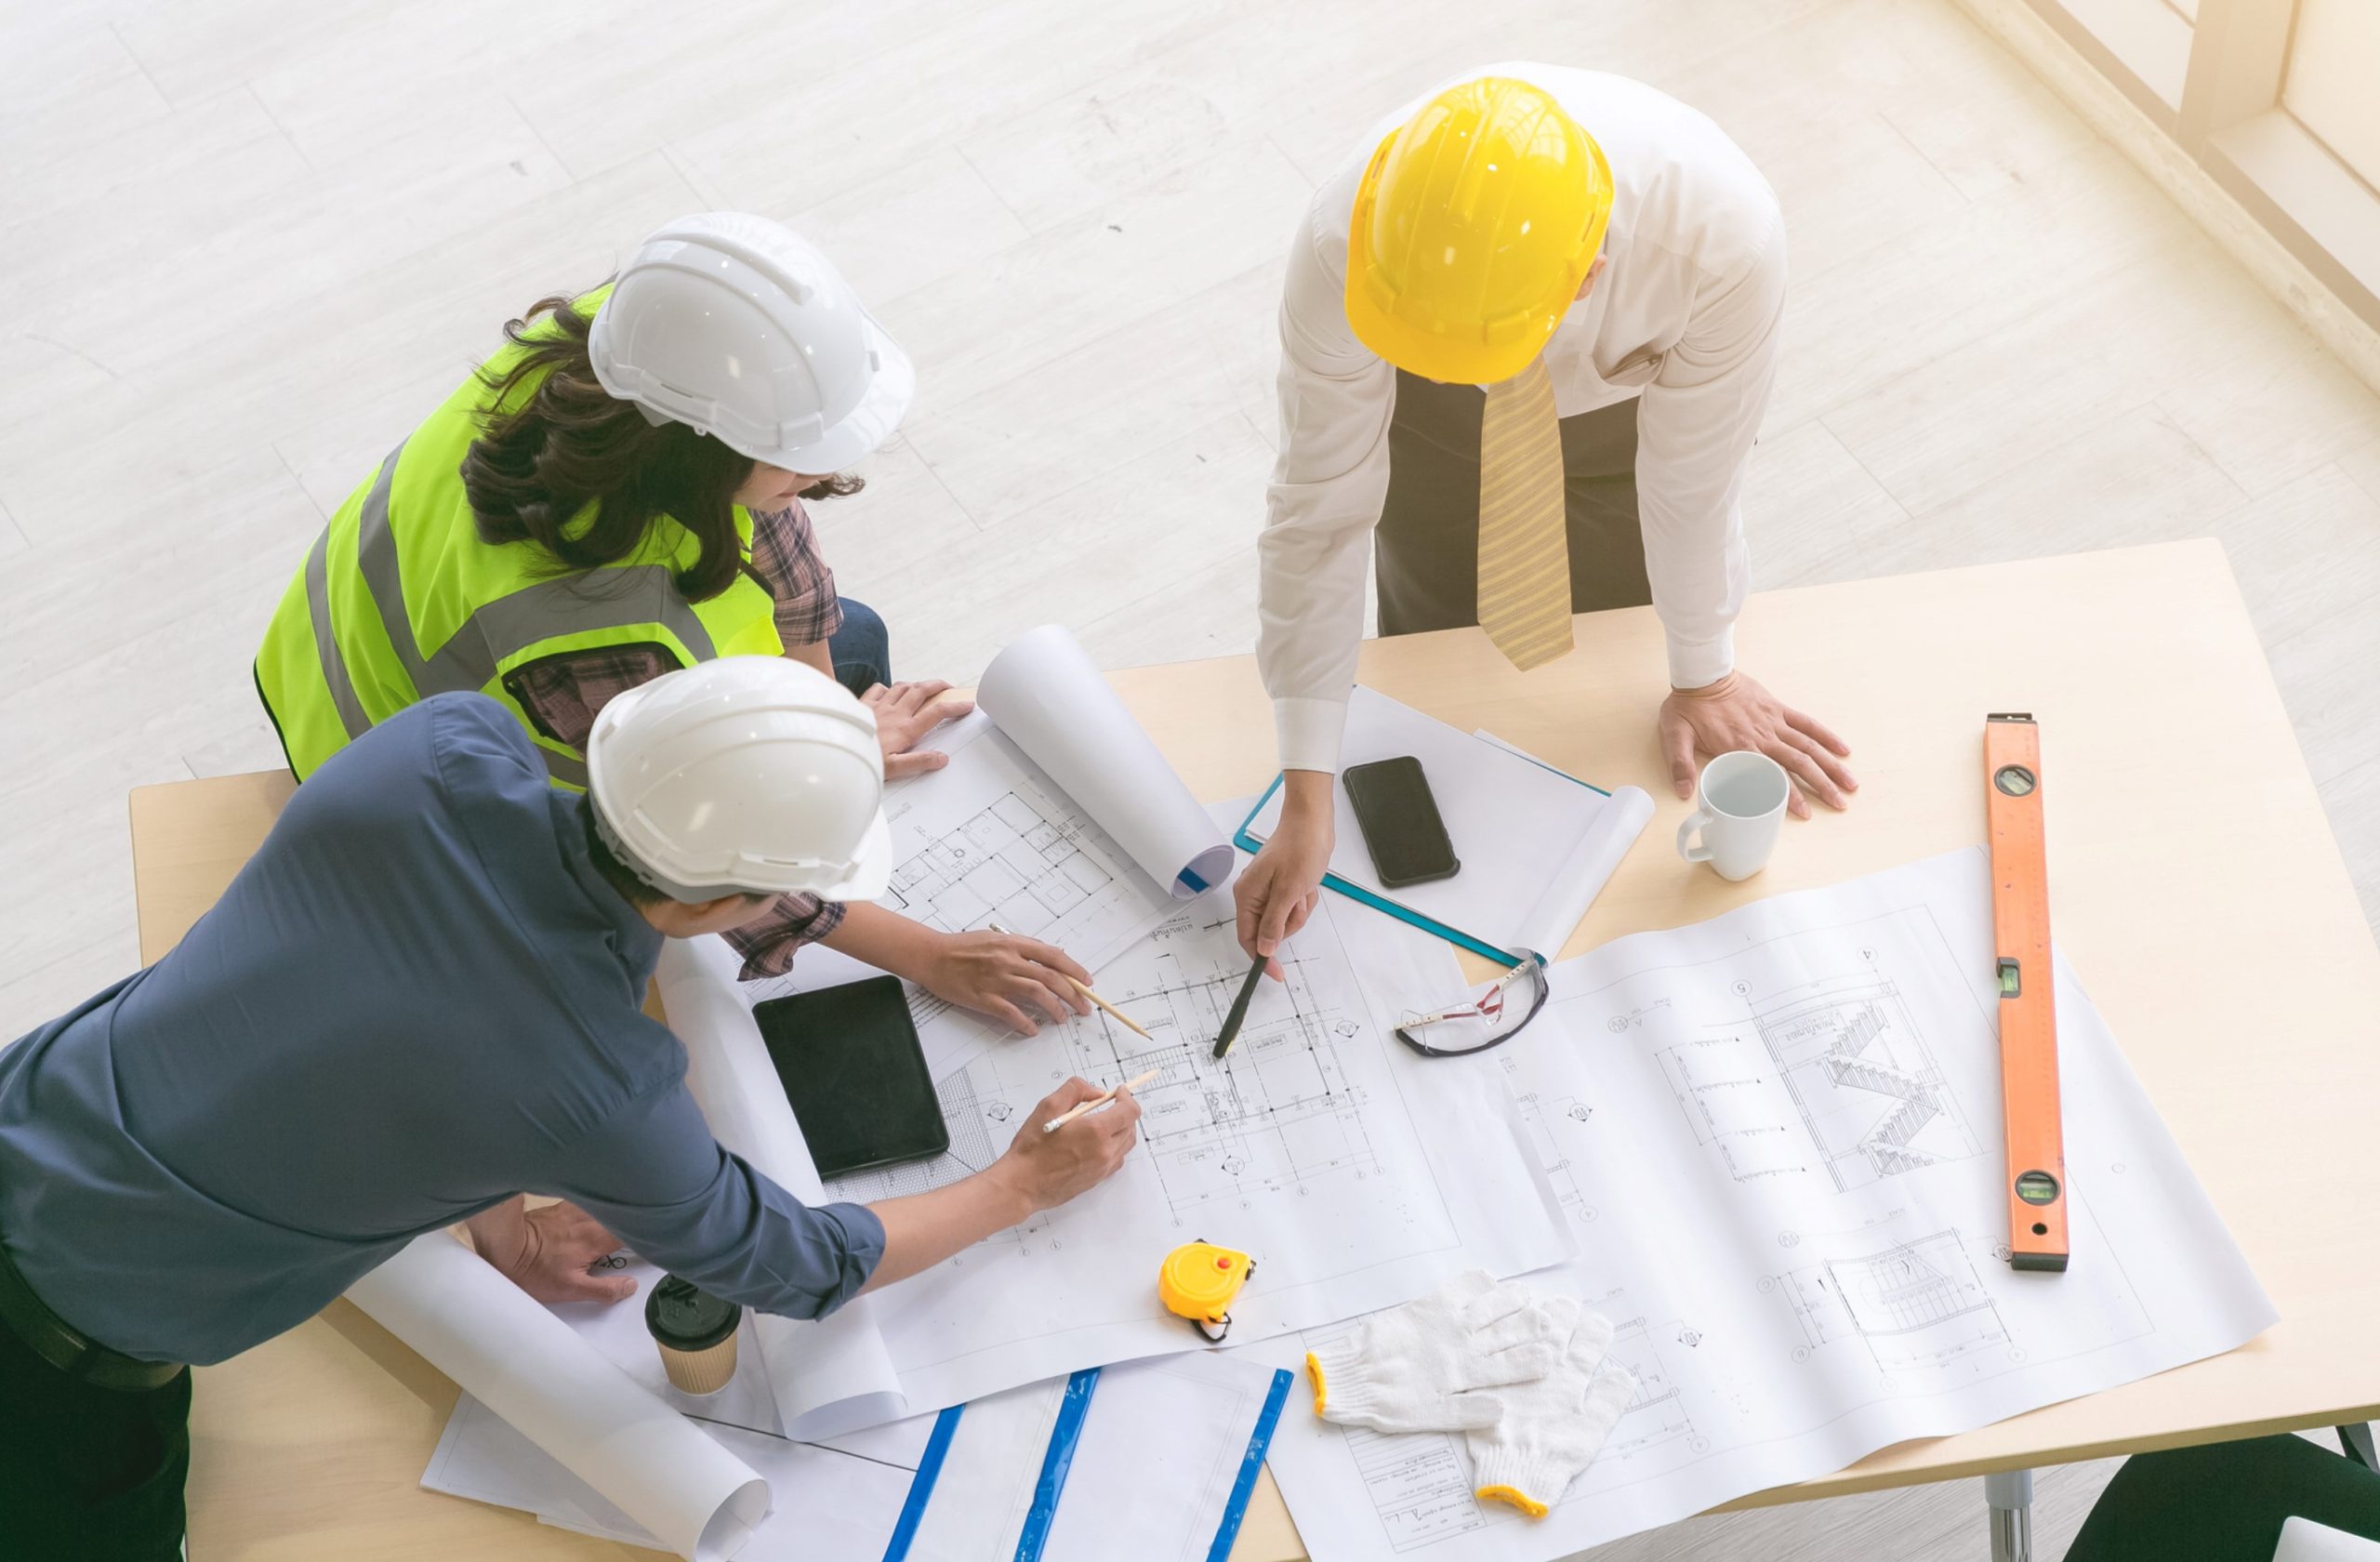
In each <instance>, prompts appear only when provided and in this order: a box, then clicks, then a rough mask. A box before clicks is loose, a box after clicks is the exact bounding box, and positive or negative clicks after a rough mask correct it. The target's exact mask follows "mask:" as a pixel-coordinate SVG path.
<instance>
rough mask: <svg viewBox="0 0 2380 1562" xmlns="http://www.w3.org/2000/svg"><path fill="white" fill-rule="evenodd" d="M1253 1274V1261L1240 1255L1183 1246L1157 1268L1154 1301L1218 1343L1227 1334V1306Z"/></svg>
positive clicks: (1198, 1244)
mask: <svg viewBox="0 0 2380 1562" xmlns="http://www.w3.org/2000/svg"><path fill="white" fill-rule="evenodd" d="M1254 1273H1256V1261H1255V1260H1254V1259H1252V1258H1250V1257H1249V1256H1248V1255H1247V1254H1246V1253H1244V1252H1239V1251H1236V1250H1234V1249H1231V1248H1219V1247H1217V1246H1215V1245H1214V1244H1213V1243H1212V1242H1184V1243H1183V1244H1182V1246H1180V1247H1178V1248H1176V1249H1174V1250H1173V1251H1171V1252H1170V1253H1168V1254H1166V1255H1165V1262H1164V1263H1163V1264H1160V1265H1158V1266H1157V1300H1158V1301H1160V1302H1162V1303H1164V1304H1165V1310H1166V1311H1167V1312H1169V1313H1171V1314H1173V1315H1174V1316H1175V1317H1184V1318H1188V1319H1189V1320H1190V1327H1191V1328H1193V1329H1196V1330H1197V1331H1198V1332H1199V1333H1200V1334H1202V1335H1204V1336H1205V1337H1206V1338H1207V1339H1209V1340H1212V1341H1217V1342H1220V1341H1221V1340H1222V1339H1223V1336H1224V1335H1225V1334H1226V1333H1228V1332H1230V1330H1231V1304H1233V1303H1234V1302H1236V1301H1237V1300H1238V1299H1239V1288H1240V1287H1242V1286H1244V1285H1246V1284H1247V1283H1248V1277H1250V1275H1253V1274H1254Z"/></svg>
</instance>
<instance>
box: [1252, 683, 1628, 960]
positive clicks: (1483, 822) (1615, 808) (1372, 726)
mask: <svg viewBox="0 0 2380 1562" xmlns="http://www.w3.org/2000/svg"><path fill="white" fill-rule="evenodd" d="M1399 754H1410V755H1413V756H1414V757H1416V758H1418V759H1419V760H1420V761H1421V765H1422V769H1423V771H1424V772H1425V773H1426V774H1428V776H1429V778H1430V785H1431V789H1432V790H1433V791H1434V792H1435V794H1436V796H1437V801H1438V808H1439V812H1440V813H1441V814H1443V815H1444V816H1445V818H1446V821H1447V827H1448V830H1449V832H1450V833H1452V835H1453V836H1454V838H1455V847H1456V850H1457V853H1458V854H1459V855H1460V856H1461V859H1462V863H1463V867H1462V870H1461V872H1460V873H1458V874H1457V875H1455V876H1454V877H1453V878H1451V879H1443V880H1432V881H1431V882H1429V883H1425V884H1417V885H1413V886H1410V887H1408V888H1407V889H1403V890H1392V889H1389V888H1387V887H1386V886H1384V885H1382V884H1380V883H1378V882H1376V881H1374V880H1372V879H1371V878H1370V876H1369V875H1368V874H1366V873H1364V872H1362V871H1361V870H1360V869H1359V868H1358V867H1355V866H1354V863H1355V859H1354V858H1352V857H1349V856H1346V855H1339V856H1337V857H1336V859H1335V860H1336V861H1337V862H1339V863H1344V864H1347V865H1349V866H1348V867H1347V871H1345V872H1343V873H1342V872H1338V871H1329V872H1326V873H1325V874H1324V876H1323V880H1322V883H1323V887H1324V888H1326V889H1329V891H1331V892H1332V893H1333V894H1342V895H1344V896H1346V897H1347V898H1348V899H1350V900H1353V901H1355V902H1356V903H1357V904H1358V905H1361V906H1366V907H1370V908H1371V909H1373V910H1375V911H1380V912H1383V913H1385V914H1386V915H1388V916H1391V917H1395V919H1396V920H1399V921H1401V922H1404V923H1406V924H1408V926H1412V927H1417V928H1420V929H1421V931H1422V932H1424V933H1429V934H1431V935H1432V936H1433V937H1436V938H1442V939H1444V940H1446V941H1447V942H1448V943H1449V944H1452V945H1453V946H1455V947H1457V948H1459V949H1463V950H1467V951H1468V952H1470V953H1472V954H1474V955H1477V956H1478V957H1479V958H1480V959H1482V960H1488V961H1491V962H1493V963H1494V964H1497V965H1500V966H1502V967H1504V968H1506V969H1508V970H1509V969H1511V968H1512V967H1513V966H1515V965H1517V964H1519V963H1520V960H1521V959H1522V957H1523V956H1524V955H1526V954H1527V953H1528V952H1530V951H1531V950H1535V951H1536V952H1538V953H1541V954H1545V955H1549V956H1552V955H1558V954H1559V953H1560V952H1561V946H1562V945H1563V943H1564V942H1566V941H1567V939H1568V938H1569V936H1570V934H1571V933H1572V932H1573V931H1575V930H1576V928H1577V927H1578V925H1579V922H1580V919H1582V918H1583V917H1585V915H1586V913H1587V908H1588V907H1590V906H1591V905H1592V904H1593V901H1594V899H1595V897H1596V896H1597V895H1598V894H1601V893H1602V891H1603V888H1604V886H1605V885H1606V884H1607V883H1608V882H1609V881H1610V879H1611V875H1612V874H1613V873H1614V872H1615V871H1616V870H1617V869H1618V867H1619V865H1620V859H1621V858H1622V857H1623V856H1625V855H1626V854H1627V852H1628V850H1629V849H1630V848H1631V847H1632V846H1633V844H1634V843H1635V841H1636V840H1637V838H1638V837H1639V836H1640V835H1641V833H1642V832H1643V830H1644V827H1645V824H1646V821H1647V820H1649V819H1650V818H1651V817H1652V815H1653V803H1652V799H1651V798H1650V797H1648V796H1646V793H1645V792H1644V791H1643V790H1641V789H1640V788H1635V787H1622V788H1619V790H1617V791H1616V792H1613V791H1606V790H1605V789H1604V788H1601V787H1597V786H1594V785H1593V784H1591V783H1589V782H1586V781H1583V780H1581V779H1580V778H1579V777H1578V776H1576V775H1572V774H1569V773H1567V771H1563V770H1559V769H1557V768H1555V767H1554V766H1553V765H1550V764H1548V763H1546V762H1545V761H1543V760H1541V759H1539V758H1538V757H1537V756H1536V755H1534V754H1530V753H1527V752H1525V751H1524V750H1522V749H1519V748H1514V746H1513V745H1512V744H1510V743H1507V742H1504V741H1503V740H1501V739H1500V738H1498V737H1495V736H1493V735H1490V734H1488V733H1486V732H1472V733H1466V732H1463V731H1461V729H1460V728H1456V727H1452V726H1449V725H1448V724H1447V723H1446V722H1444V721H1438V720H1436V719H1435V718H1434V717H1431V716H1428V715H1425V714H1424V713H1422V712H1421V711H1419V710H1415V709H1413V708H1410V707H1408V706H1406V705H1403V704H1401V703H1399V702H1398V701H1396V700H1394V699H1392V698H1390V697H1389V696H1388V695H1383V694H1382V693H1381V692H1380V691H1378V690H1377V689H1370V688H1366V687H1365V686H1363V685H1362V684H1357V685H1356V686H1355V688H1354V689H1353V690H1351V691H1350V695H1349V699H1348V703H1347V727H1346V743H1345V752H1344V756H1343V758H1344V761H1345V762H1347V763H1354V762H1355V761H1358V760H1373V759H1384V758H1388V757H1390V756H1392V755H1399ZM1284 784H1285V783H1284V778H1283V777H1282V776H1281V775H1279V774H1275V776H1274V777H1273V780H1272V782H1271V784H1270V785H1268V786H1267V787H1266V788H1264V790H1263V793H1262V794H1261V795H1260V796H1259V797H1258V798H1257V799H1256V805H1255V807H1254V808H1253V809H1252V810H1251V811H1250V813H1249V814H1248V815H1247V817H1245V818H1243V819H1242V820H1241V821H1240V822H1239V826H1238V827H1237V828H1236V830H1234V831H1233V834H1232V842H1233V844H1234V845H1236V846H1237V847H1238V848H1239V849H1240V850H1242V851H1244V852H1251V853H1252V852H1254V851H1256V850H1257V849H1258V848H1260V847H1261V846H1263V843H1264V840H1265V834H1264V833H1260V832H1259V829H1258V825H1259V823H1260V822H1262V821H1264V820H1265V819H1266V816H1267V814H1268V813H1274V814H1277V811H1278V810H1277V804H1278V802H1279V801H1280V796H1279V794H1280V792H1281V788H1282V787H1283V785H1284ZM1573 788H1575V790H1574V789H1573ZM1333 794H1334V796H1333V802H1332V807H1333V812H1334V814H1335V815H1336V817H1337V819H1338V834H1339V839H1340V843H1341V851H1342V853H1344V852H1345V851H1346V850H1347V849H1348V847H1347V843H1348V842H1349V841H1352V840H1353V839H1354V820H1353V818H1352V811H1351V809H1350V808H1349V806H1348V801H1347V798H1346V795H1345V788H1344V787H1343V786H1342V785H1340V784H1338V783H1336V782H1334V783H1333ZM1266 828H1267V832H1269V829H1270V826H1269V825H1268V826H1267V827H1266ZM1573 831H1575V832H1576V833H1572V832H1573ZM1549 862H1550V863H1551V864H1552V867H1551V870H1550V871H1549V870H1548V867H1547V865H1548V863H1549Z"/></svg>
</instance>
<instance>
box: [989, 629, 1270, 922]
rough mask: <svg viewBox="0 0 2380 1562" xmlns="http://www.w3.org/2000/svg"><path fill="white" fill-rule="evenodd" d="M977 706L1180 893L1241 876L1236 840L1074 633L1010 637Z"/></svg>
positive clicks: (1181, 896) (1162, 884)
mask: <svg viewBox="0 0 2380 1562" xmlns="http://www.w3.org/2000/svg"><path fill="white" fill-rule="evenodd" d="M975 703H976V704H978V705H980V706H982V707H983V708H984V712H985V714H986V715H988V716H989V717H991V719H992V720H993V721H997V722H998V723H999V729H1000V731H1001V732H1003V733H1005V734H1007V735H1008V739H1009V741H1010V742H1012V743H1013V744H1015V745H1016V746H1017V747H1018V748H1021V749H1023V750H1024V751H1025V758H1027V759H1029V760H1031V761H1033V762H1034V763H1035V764H1037V765H1039V766H1040V767H1041V768H1042V769H1043V770H1044V771H1046V772H1048V773H1049V775H1050V779H1051V780H1052V781H1055V782H1056V783H1057V784H1058V785H1059V786H1060V787H1062V788H1064V789H1065V792H1066V795H1067V796H1068V797H1071V798H1073V799H1074V800H1075V801H1076V802H1078V803H1079V804H1081V805H1082V808H1083V810H1084V812H1086V813H1088V814H1090V815H1091V818H1092V819H1093V820H1094V821H1096V822H1097V823H1098V825H1099V827H1100V828H1101V829H1103V830H1105V831H1106V832H1107V833H1108V835H1109V836H1110V837H1111V838H1113V839H1114V841H1115V842H1116V844H1117V845H1118V846H1121V847H1122V848H1123V849H1124V854H1125V855H1127V856H1129V857H1131V859H1132V861H1133V862H1135V863H1137V864H1138V865H1139V866H1140V868H1141V871H1142V872H1144V873H1145V874H1147V875H1148V876H1149V877H1150V878H1151V879H1153V880H1157V886H1158V887H1159V888H1160V889H1162V890H1164V891H1165V892H1166V893H1167V894H1170V895H1171V896H1172V897H1173V898H1174V899H1176V900H1188V899H1190V898H1192V897H1193V896H1196V895H1199V894H1205V893H1206V892H1207V891H1209V890H1210V889H1213V888H1214V887H1215V886H1216V885H1218V884H1220V883H1222V882H1223V880H1226V879H1228V878H1230V877H1231V869H1232V860H1233V858H1232V848H1231V843H1230V841H1226V840H1225V839H1224V838H1223V831H1222V829H1221V828H1219V827H1217V826H1216V824H1215V822H1214V821H1213V820H1212V819H1210V818H1209V817H1208V816H1207V811H1206V810H1205V809H1204V808H1202V807H1200V806H1199V805H1198V800H1197V798H1194V797H1192V796H1191V795H1190V788H1188V787H1186V786H1184V785H1183V782H1182V777H1181V776H1179V775H1177V774H1174V772H1173V767H1172V766H1171V765H1170V764H1168V763H1166V762H1165V756H1164V755H1163V754H1161V753H1159V752H1158V751H1157V744H1156V742H1155V740H1153V739H1152V738H1151V737H1150V736H1149V735H1148V732H1147V729H1145V728H1144V727H1143V726H1142V725H1141V723H1140V722H1139V721H1138V720H1136V719H1135V718H1134V717H1133V715H1132V713H1131V711H1130V710H1128V709H1126V708H1124V702H1123V701H1122V700H1121V699H1119V698H1117V694H1116V691H1115V690H1114V689H1113V688H1112V687H1110V686H1109V684H1108V682H1107V680H1106V679H1104V678H1103V677H1101V676H1100V673H1099V669H1098V668H1095V667H1093V666H1091V658H1090V657H1089V656H1087V655H1084V654H1083V649H1082V647H1081V646H1080V645H1078V644H1077V643H1076V642H1075V637H1074V636H1072V635H1070V634H1068V633H1067V632H1066V631H1065V630H1064V629H1061V628H1059V627H1058V626H1057V625H1055V624H1044V625H1043V626H1041V628H1039V629H1035V630H1033V631H1032V632H1031V633H1029V634H1025V635H1020V636H1019V637H1017V638H1016V639H1015V640H1013V641H1012V642H1009V644H1008V647H1007V648H1006V649H1005V650H1003V651H1001V653H1000V654H999V655H997V656H994V657H993V658H992V665H991V666H989V667H987V668H985V669H984V677H983V682H981V683H980V684H978V685H977V687H976V690H975Z"/></svg>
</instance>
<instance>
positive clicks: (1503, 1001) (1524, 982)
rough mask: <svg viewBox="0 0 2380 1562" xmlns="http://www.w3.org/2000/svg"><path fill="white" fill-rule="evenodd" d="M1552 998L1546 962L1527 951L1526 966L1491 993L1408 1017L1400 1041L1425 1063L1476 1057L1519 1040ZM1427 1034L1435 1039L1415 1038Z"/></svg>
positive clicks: (1497, 983)
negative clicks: (1420, 1033) (1546, 972)
mask: <svg viewBox="0 0 2380 1562" xmlns="http://www.w3.org/2000/svg"><path fill="white" fill-rule="evenodd" d="M1514 988H1521V989H1523V990H1522V991H1521V992H1518V993H1515V992H1514ZM1552 996H1553V989H1552V987H1551V986H1548V985H1547V983H1546V979H1545V957H1544V956H1543V955H1540V954H1538V953H1536V952H1535V951H1534V950H1527V949H1525V950H1523V951H1521V962H1520V963H1519V964H1518V965H1516V966H1514V967H1513V968H1512V969H1511V970H1510V971H1507V972H1505V973H1503V974H1502V975H1501V976H1499V977H1497V978H1496V979H1495V980H1494V981H1493V982H1490V983H1488V988H1487V990H1486V991H1485V992H1480V993H1475V994H1473V995H1471V996H1470V997H1469V998H1467V999H1465V1000H1464V1001H1463V1002H1461V1003H1458V1004H1454V1005H1452V1006H1450V1007H1448V1008H1445V1009H1440V1010H1438V1011H1436V1012H1435V1013H1428V1014H1416V1013H1407V1014H1406V1016H1405V1018H1404V1019H1403V1020H1402V1021H1400V1022H1399V1023H1398V1025H1397V1026H1396V1033H1395V1034H1396V1039H1398V1040H1399V1041H1402V1042H1404V1043H1405V1044H1406V1045H1407V1046H1408V1047H1410V1048H1412V1049H1413V1050H1414V1051H1415V1052H1419V1053H1421V1055H1422V1056H1423V1057H1428V1058H1449V1057H1470V1056H1472V1055H1474V1053H1478V1052H1488V1051H1489V1050H1490V1049H1492V1048H1496V1047H1501V1046H1502V1045H1503V1044H1504V1043H1505V1042H1507V1041H1510V1040H1511V1039H1513V1038H1514V1037H1515V1036H1518V1035H1519V1034H1520V1033H1521V1032H1522V1031H1523V1030H1524V1029H1526V1028H1527V1026H1528V1023H1529V1021H1531V1020H1533V1019H1535V1018H1537V1016H1538V1014H1539V1013H1540V1011H1542V1010H1543V1009H1544V1008H1545V1000H1546V999H1548V998H1550V997H1552ZM1421 1030H1428V1031H1429V1032H1430V1033H1431V1035H1430V1039H1428V1040H1426V1041H1425V1040H1423V1039H1421V1037H1419V1036H1417V1035H1415V1034H1414V1033H1415V1032H1416V1031H1421Z"/></svg>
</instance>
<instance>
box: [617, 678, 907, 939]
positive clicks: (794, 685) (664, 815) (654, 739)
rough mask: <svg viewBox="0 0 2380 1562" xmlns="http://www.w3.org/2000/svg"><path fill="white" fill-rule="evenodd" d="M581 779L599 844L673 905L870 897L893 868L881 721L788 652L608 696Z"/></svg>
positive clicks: (880, 891) (881, 887)
mask: <svg viewBox="0 0 2380 1562" xmlns="http://www.w3.org/2000/svg"><path fill="white" fill-rule="evenodd" d="M587 782H588V786H587V790H588V795H589V796H590V797H591V798H592V800H593V802H594V808H595V824H596V827H597V829H598V830H600V831H601V832H602V837H603V840H604V842H605V844H607V845H609V846H610V847H611V848H612V851H613V853H614V854H615V855H617V856H618V857H619V859H620V861H621V863H622V864H623V865H624V866H626V867H627V868H628V871H630V872H631V873H634V874H635V875H636V876H637V877H638V878H640V879H641V880H644V881H645V882H646V883H648V884H651V885H652V886H653V887H654V888H655V889H656V890H659V891H660V892H661V893H662V894H666V895H668V896H669V897H670V898H671V899H672V900H679V901H685V902H689V903H692V902H696V901H704V900H710V899H713V898H715V897H717V896H720V895H723V894H735V893H737V892H739V891H740V892H744V893H747V894H814V895H817V896H819V897H820V898H821V899H824V900H874V899H876V898H877V897H878V896H879V895H880V894H883V893H884V886H885V882H886V880H887V879H889V878H890V876H891V873H892V867H893V841H892V836H891V834H890V833H889V832H888V831H887V829H886V828H885V825H884V812H883V800H884V755H883V751H882V750H881V749H880V748H879V747H878V746H877V740H876V716H875V713H874V712H872V711H870V710H869V709H868V708H867V707H866V706H864V705H862V704H861V703H860V702H859V701H858V699H857V698H855V697H854V696H853V694H852V692H851V691H850V690H848V689H846V688H844V687H843V686H842V685H841V684H840V683H838V682H835V681H834V680H833V679H831V678H829V677H827V676H826V674H825V673H823V672H820V671H819V670H818V669H817V668H813V667H810V666H807V665H805V664H803V663H800V662H796V661H791V660H788V659H787V658H786V657H784V656H721V657H720V658H719V659H718V660H716V661H709V662H697V663H696V664H695V665H694V666H693V667H690V668H680V669H679V670H678V671H676V672H669V673H664V674H663V675H662V676H661V677H659V678H656V679H655V680H653V681H652V682H649V683H644V684H640V685H639V686H638V687H636V688H633V689H630V690H628V692H627V693H625V694H620V695H614V696H613V698H612V700H611V702H610V703H609V704H607V705H605V706H604V707H603V708H602V713H601V714H599V715H598V716H597V717H596V718H595V730H594V732H593V733H592V734H590V735H588V740H587Z"/></svg>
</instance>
